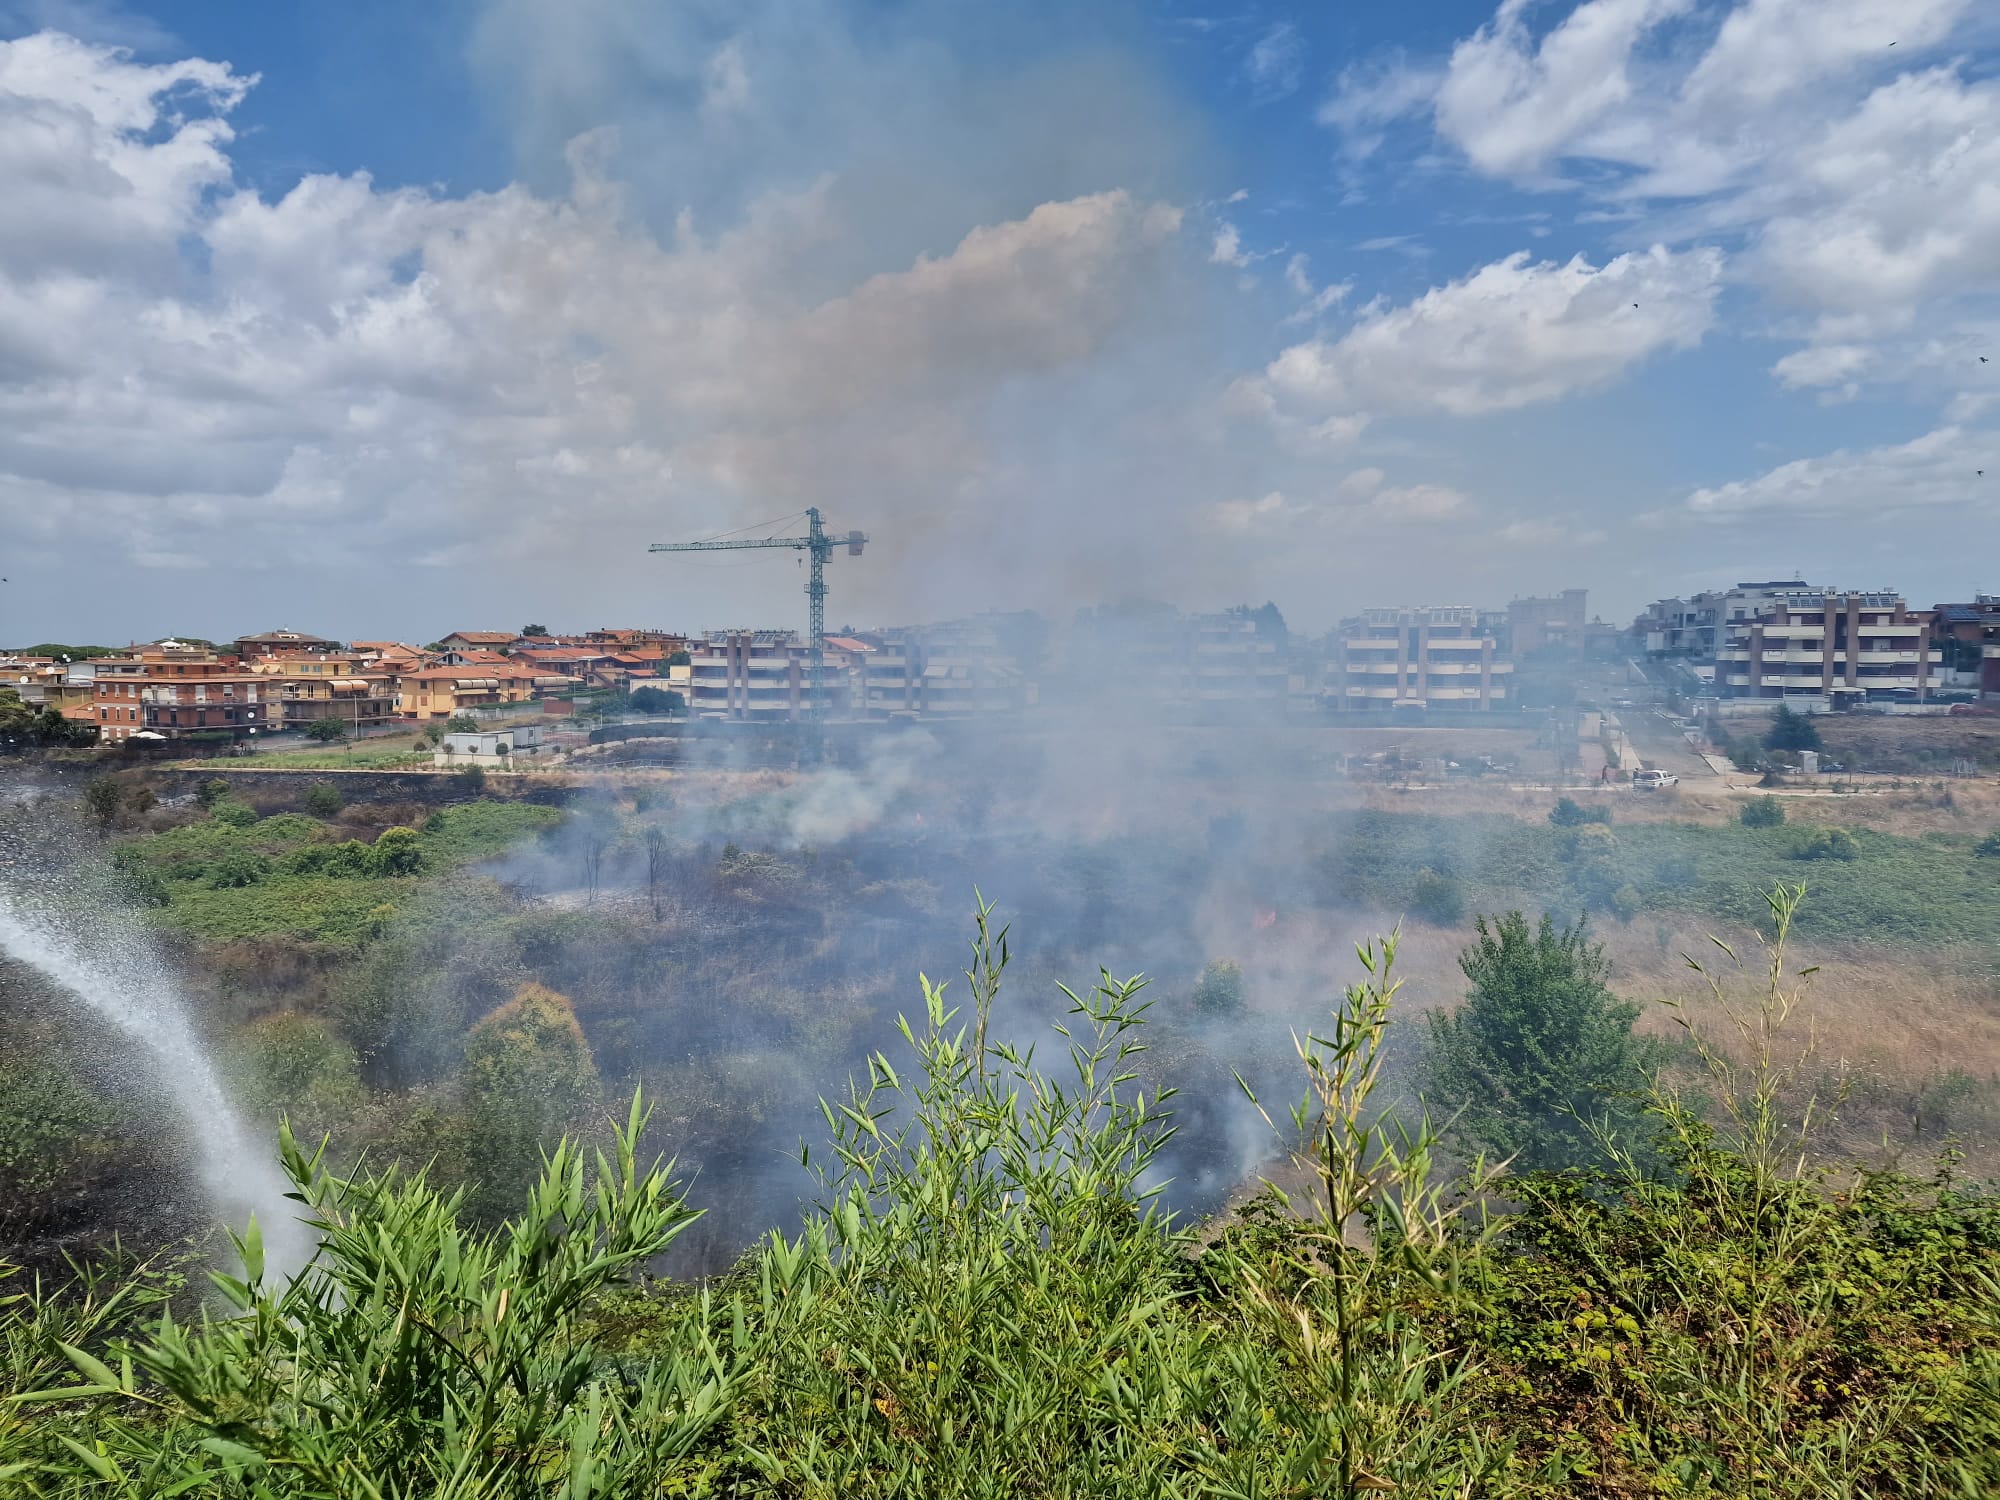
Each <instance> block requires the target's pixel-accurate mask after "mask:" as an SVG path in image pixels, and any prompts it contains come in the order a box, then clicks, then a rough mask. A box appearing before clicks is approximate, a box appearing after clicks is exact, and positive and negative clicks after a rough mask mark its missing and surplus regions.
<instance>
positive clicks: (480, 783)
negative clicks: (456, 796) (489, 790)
mask: <svg viewBox="0 0 2000 1500" xmlns="http://www.w3.org/2000/svg"><path fill="white" fill-rule="evenodd" d="M451 779H452V780H453V781H455V782H457V783H458V785H459V789H460V790H461V791H467V792H473V793H478V792H482V791H484V790H485V789H486V767H484V766H460V767H459V768H458V769H457V770H456V771H453V772H452V773H451Z"/></svg>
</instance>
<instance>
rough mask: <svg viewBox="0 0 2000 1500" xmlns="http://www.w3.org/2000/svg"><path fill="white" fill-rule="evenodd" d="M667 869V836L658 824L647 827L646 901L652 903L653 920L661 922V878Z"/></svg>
mask: <svg viewBox="0 0 2000 1500" xmlns="http://www.w3.org/2000/svg"><path fill="white" fill-rule="evenodd" d="M666 869H667V834H666V830H665V829H663V828H661V827H660V825H659V824H657V823H651V824H648V825H647V827H646V899H647V900H648V901H650V902H651V903H652V907H653V920H654V921H655V922H657V921H659V920H660V877H661V876H662V875H664V874H665V873H666Z"/></svg>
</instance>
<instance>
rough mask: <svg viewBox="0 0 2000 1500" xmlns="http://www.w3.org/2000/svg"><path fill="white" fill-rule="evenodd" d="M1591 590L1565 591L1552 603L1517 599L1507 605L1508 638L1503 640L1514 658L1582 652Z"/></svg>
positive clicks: (1550, 600)
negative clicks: (1537, 653)
mask: <svg viewBox="0 0 2000 1500" xmlns="http://www.w3.org/2000/svg"><path fill="white" fill-rule="evenodd" d="M1589 597H1590V590H1588V589H1564V590H1563V591H1562V592H1561V593H1560V594H1557V595H1555V596H1554V597H1553V598H1548V599H1536V598H1527V599H1514V600H1510V601H1509V602H1508V605H1507V634H1506V635H1505V636H1504V637H1502V638H1501V639H1502V640H1503V642H1504V643H1505V646H1506V649H1507V651H1508V652H1509V653H1510V654H1512V655H1514V656H1526V655H1527V654H1528V653H1529V652H1531V651H1544V650H1548V649H1551V648H1554V649H1558V650H1564V651H1581V650H1583V646H1584V628H1585V627H1586V626H1587V625H1588V624H1589V623H1590V619H1589V615H1588V613H1587V610H1586V607H1585V601H1586V600H1587V599H1588V598H1589Z"/></svg>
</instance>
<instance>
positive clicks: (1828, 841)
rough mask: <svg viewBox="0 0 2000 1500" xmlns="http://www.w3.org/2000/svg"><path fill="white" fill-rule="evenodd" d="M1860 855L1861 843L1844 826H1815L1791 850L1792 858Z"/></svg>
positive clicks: (1847, 858) (1857, 857) (1856, 857)
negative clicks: (1804, 838)
mask: <svg viewBox="0 0 2000 1500" xmlns="http://www.w3.org/2000/svg"><path fill="white" fill-rule="evenodd" d="M1860 857H1861V845H1860V844H1859V843H1858V842H1857V841H1856V840H1855V837H1854V835H1853V834H1851V833H1849V832H1848V831H1847V830H1846V829H1845V828H1815V829H1814V830H1813V831H1812V833H1811V834H1810V835H1809V836H1808V837H1807V838H1806V840H1805V841H1804V842H1803V843H1801V844H1800V845H1799V846H1798V848H1796V849H1794V850H1793V851H1792V858H1793V859H1838V860H1853V859H1859V858H1860Z"/></svg>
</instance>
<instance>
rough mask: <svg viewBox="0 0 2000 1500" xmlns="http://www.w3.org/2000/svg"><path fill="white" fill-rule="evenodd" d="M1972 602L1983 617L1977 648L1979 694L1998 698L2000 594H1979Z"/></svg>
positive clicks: (1984, 696)
mask: <svg viewBox="0 0 2000 1500" xmlns="http://www.w3.org/2000/svg"><path fill="white" fill-rule="evenodd" d="M1974 602H1975V603H1977V604H1978V606H1979V610H1980V613H1981V614H1982V615H1983V616H1984V618H1985V624H1984V625H1983V627H1982V629H1981V637H1980V640H1981V644H1980V648H1979V654H1980V662H1979V696H1980V697H1982V698H2000V594H1980V595H1977V596H1976V597H1975V600H1974Z"/></svg>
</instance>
